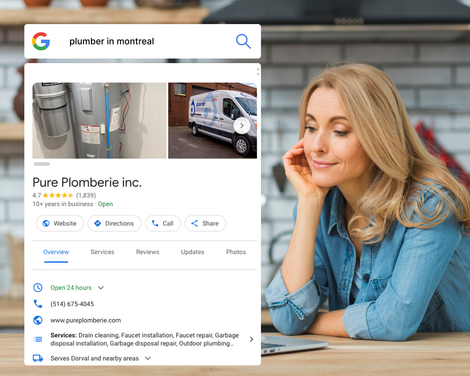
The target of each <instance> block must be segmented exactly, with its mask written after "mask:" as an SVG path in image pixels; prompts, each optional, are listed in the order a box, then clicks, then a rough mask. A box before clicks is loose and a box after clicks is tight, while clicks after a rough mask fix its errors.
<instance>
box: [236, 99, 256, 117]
mask: <svg viewBox="0 0 470 376" xmlns="http://www.w3.org/2000/svg"><path fill="white" fill-rule="evenodd" d="M237 102H238V103H240V106H242V107H243V109H244V110H245V111H246V112H247V113H248V115H252V116H258V106H257V104H256V99H251V98H241V97H237Z"/></svg>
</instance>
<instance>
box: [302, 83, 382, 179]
mask: <svg viewBox="0 0 470 376" xmlns="http://www.w3.org/2000/svg"><path fill="white" fill-rule="evenodd" d="M306 127H307V129H305V135H304V153H305V156H306V157H307V161H308V165H309V167H310V170H311V171H312V178H313V182H314V183H315V184H316V185H317V186H319V187H332V186H335V185H337V186H341V185H342V184H345V183H347V185H350V184H359V183H361V182H364V181H367V180H365V179H367V178H368V176H369V174H370V172H371V170H372V168H373V166H374V163H373V162H372V160H371V159H370V158H369V157H368V156H367V154H366V152H365V151H364V149H363V148H362V146H361V143H360V142H359V139H358V138H357V135H356V133H354V131H353V129H352V127H351V125H350V123H349V121H348V119H347V116H346V113H345V111H344V109H343V106H342V104H341V98H340V96H339V94H338V93H337V92H336V90H334V89H326V88H323V87H320V88H318V89H316V90H315V91H314V92H313V94H312V96H311V97H310V99H309V101H308V107H307V115H306Z"/></svg>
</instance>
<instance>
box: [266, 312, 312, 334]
mask: <svg viewBox="0 0 470 376" xmlns="http://www.w3.org/2000/svg"><path fill="white" fill-rule="evenodd" d="M270 312H271V320H272V322H273V325H274V327H275V328H276V329H277V330H278V331H279V332H281V333H282V334H284V335H286V336H296V335H299V334H302V333H305V332H306V331H307V329H308V328H309V327H310V325H312V323H313V320H314V319H315V316H316V312H314V313H313V314H311V315H309V316H304V317H303V319H301V318H299V316H298V315H297V314H296V313H295V312H294V311H293V309H292V308H291V307H289V305H284V306H281V307H271V309H270Z"/></svg>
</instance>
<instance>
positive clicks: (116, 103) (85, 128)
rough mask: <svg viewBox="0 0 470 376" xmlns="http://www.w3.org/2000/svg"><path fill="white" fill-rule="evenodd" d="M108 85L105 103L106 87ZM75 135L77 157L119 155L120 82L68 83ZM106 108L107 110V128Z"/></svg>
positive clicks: (112, 156)
mask: <svg viewBox="0 0 470 376" xmlns="http://www.w3.org/2000/svg"><path fill="white" fill-rule="evenodd" d="M105 85H107V87H108V105H107V104H106V90H105ZM70 87H71V90H72V101H73V112H74V118H75V135H76V139H77V146H78V156H79V157H80V158H108V137H109V145H110V157H111V158H119V147H120V132H119V130H120V128H121V91H120V84H118V83H113V84H104V83H71V84H70ZM107 111H108V114H109V131H108V124H107V122H108V120H107V116H106V115H107Z"/></svg>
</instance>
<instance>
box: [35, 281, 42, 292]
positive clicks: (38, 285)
mask: <svg viewBox="0 0 470 376" xmlns="http://www.w3.org/2000/svg"><path fill="white" fill-rule="evenodd" d="M33 290H34V291H36V292H41V291H42V285H41V284H40V283H35V284H34V286H33Z"/></svg>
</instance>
